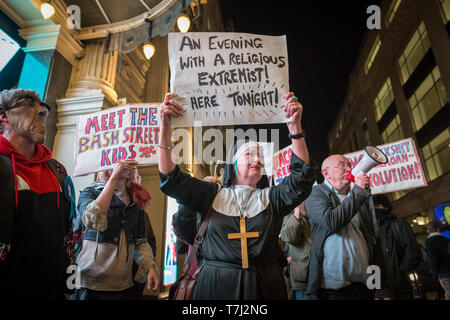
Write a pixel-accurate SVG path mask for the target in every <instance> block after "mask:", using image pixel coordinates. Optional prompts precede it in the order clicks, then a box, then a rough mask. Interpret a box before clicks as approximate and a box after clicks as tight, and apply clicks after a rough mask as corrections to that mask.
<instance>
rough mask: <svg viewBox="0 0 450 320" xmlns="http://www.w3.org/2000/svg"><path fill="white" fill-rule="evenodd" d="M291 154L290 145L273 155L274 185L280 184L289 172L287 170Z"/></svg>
mask: <svg viewBox="0 0 450 320" xmlns="http://www.w3.org/2000/svg"><path fill="white" fill-rule="evenodd" d="M291 156H292V145H290V146H287V147H286V148H284V149H282V150H280V151H278V152H277V153H275V154H274V155H273V169H274V170H273V180H274V183H275V185H278V184H280V182H281V181H283V179H284V178H285V177H287V176H288V175H290V174H291V172H290V171H289V165H290V163H291Z"/></svg>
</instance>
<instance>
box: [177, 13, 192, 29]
mask: <svg viewBox="0 0 450 320" xmlns="http://www.w3.org/2000/svg"><path fill="white" fill-rule="evenodd" d="M177 26H178V29H179V30H180V32H182V33H185V32H188V30H189V27H190V26H191V19H189V17H188V15H187V14H184V13H183V14H181V15H180V16H179V17H178V18H177Z"/></svg>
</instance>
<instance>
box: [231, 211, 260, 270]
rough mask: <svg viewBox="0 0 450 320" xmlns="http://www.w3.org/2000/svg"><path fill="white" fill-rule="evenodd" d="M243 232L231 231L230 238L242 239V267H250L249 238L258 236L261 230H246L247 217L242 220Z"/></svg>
mask: <svg viewBox="0 0 450 320" xmlns="http://www.w3.org/2000/svg"><path fill="white" fill-rule="evenodd" d="M240 230H241V233H229V234H228V239H241V255H242V268H243V269H247V268H248V252H247V238H258V237H259V232H246V229H245V219H244V218H241V220H240Z"/></svg>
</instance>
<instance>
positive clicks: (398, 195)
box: [392, 190, 410, 201]
mask: <svg viewBox="0 0 450 320" xmlns="http://www.w3.org/2000/svg"><path fill="white" fill-rule="evenodd" d="M408 192H410V191H409V190H401V191H395V192H393V193H392V197H393V199H394V201H395V200H398V199H400V198H403V197H404V196H406V195H407V194H408Z"/></svg>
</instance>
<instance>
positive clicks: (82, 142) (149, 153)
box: [73, 104, 159, 176]
mask: <svg viewBox="0 0 450 320" xmlns="http://www.w3.org/2000/svg"><path fill="white" fill-rule="evenodd" d="M158 141H159V108H158V106H156V105H148V104H142V105H126V106H120V107H116V108H111V109H107V110H104V111H101V112H97V113H93V114H88V115H83V116H80V118H79V120H78V126H77V137H76V146H75V148H76V149H75V164H74V170H73V175H74V176H82V175H86V174H89V173H94V172H99V171H103V170H107V169H111V168H113V167H114V165H115V164H116V163H117V162H119V161H120V160H126V159H134V160H136V161H137V162H138V163H139V165H143V164H155V163H158Z"/></svg>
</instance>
